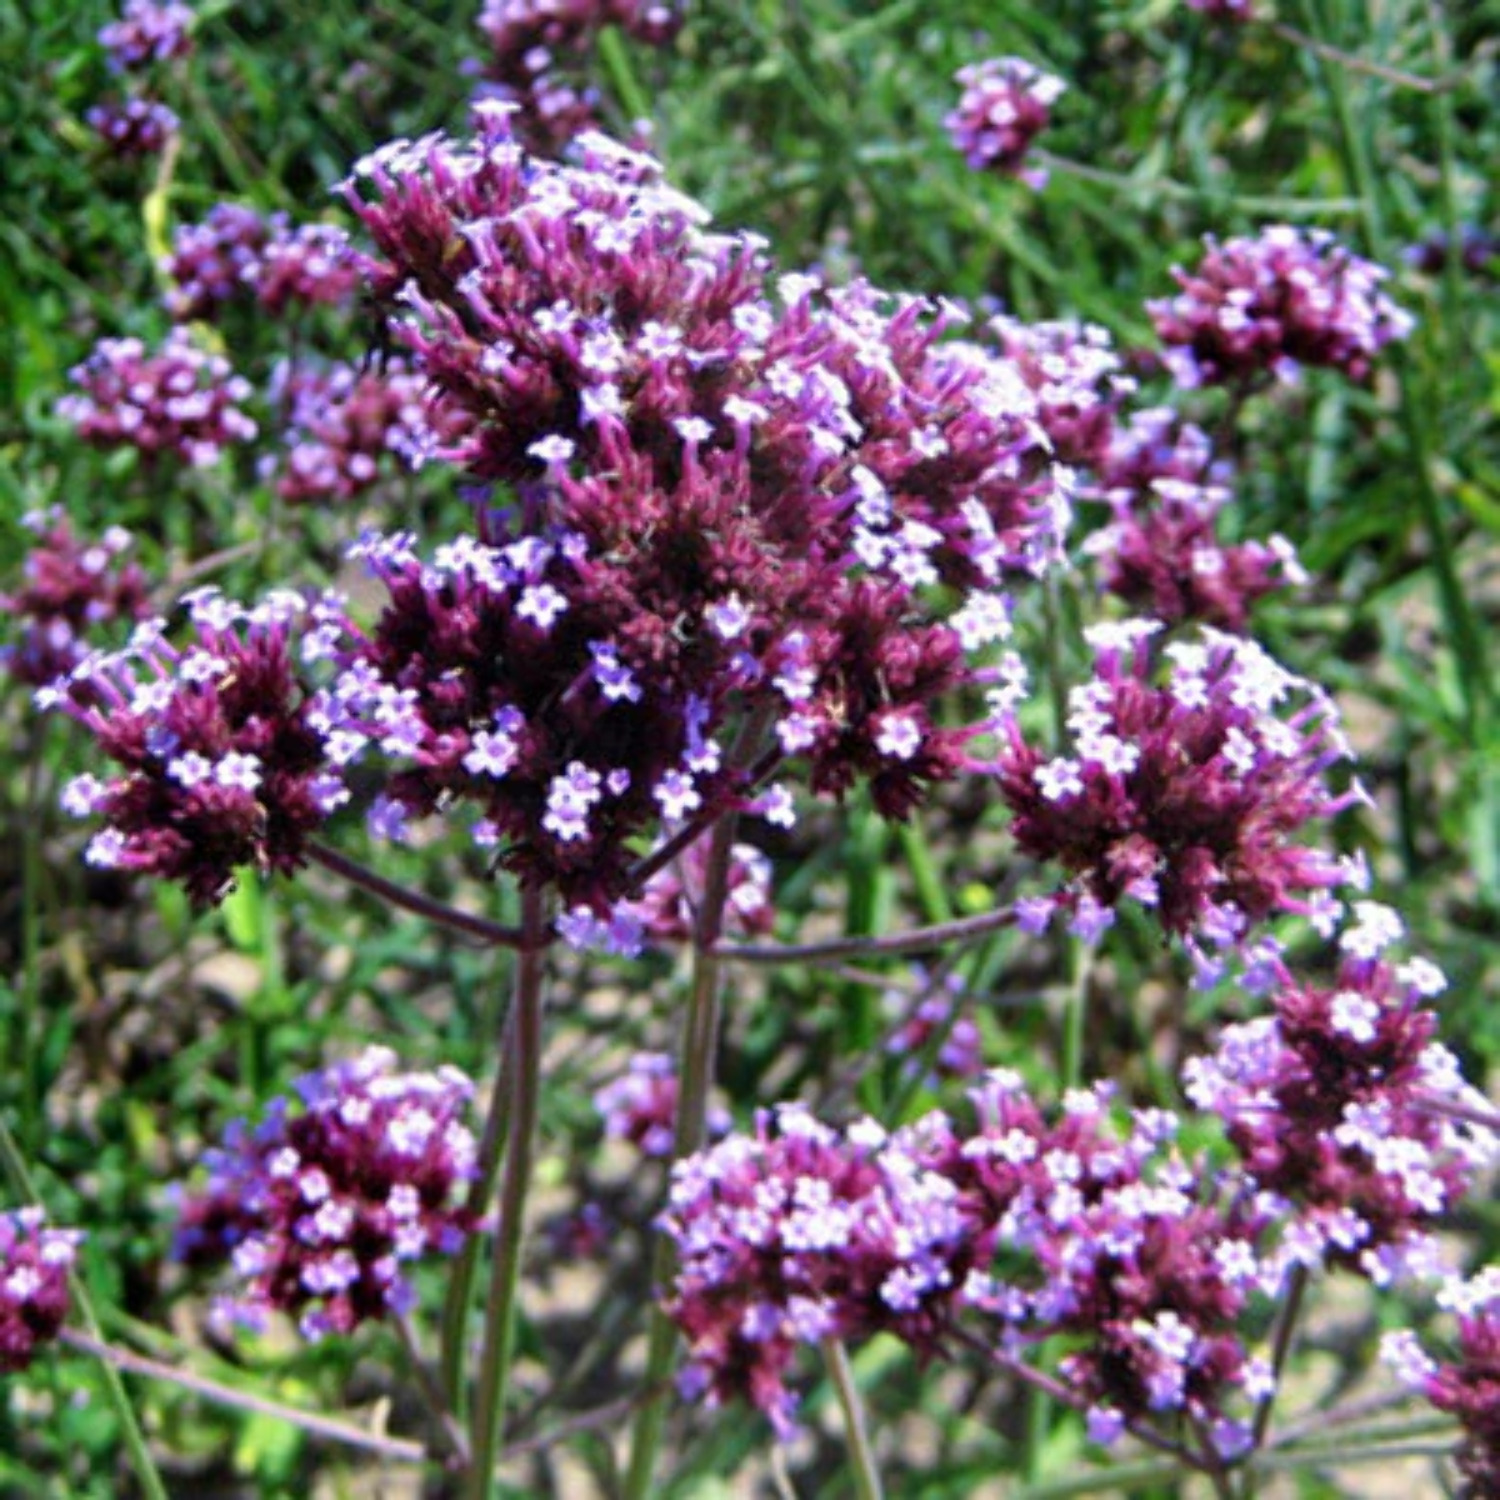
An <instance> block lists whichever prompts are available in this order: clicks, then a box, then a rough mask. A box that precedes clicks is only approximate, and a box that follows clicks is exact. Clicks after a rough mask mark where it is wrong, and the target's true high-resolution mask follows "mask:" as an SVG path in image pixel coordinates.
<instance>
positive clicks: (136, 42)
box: [99, 0, 194, 73]
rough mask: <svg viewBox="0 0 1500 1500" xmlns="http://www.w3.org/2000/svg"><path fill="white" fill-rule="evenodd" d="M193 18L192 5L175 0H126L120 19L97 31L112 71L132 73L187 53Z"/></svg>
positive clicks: (190, 45)
mask: <svg viewBox="0 0 1500 1500" xmlns="http://www.w3.org/2000/svg"><path fill="white" fill-rule="evenodd" d="M193 22H194V16H193V12H192V9H191V8H190V7H189V6H186V5H181V4H178V3H176V0H169V3H167V4H165V5H162V4H158V3H157V0H125V8H124V10H123V11H122V12H121V15H120V19H119V20H118V21H111V22H110V23H109V25H108V26H105V27H104V28H103V29H102V30H101V31H100V32H99V41H100V43H101V44H102V45H103V47H104V48H105V50H106V51H107V52H108V53H109V65H110V68H111V69H112V70H113V71H114V72H116V73H133V72H137V71H140V70H141V69H149V68H150V67H151V66H152V64H154V63H163V62H171V61H172V60H173V59H174V58H180V57H186V56H187V55H188V54H189V53H190V52H191V51H192V50H193V36H192V31H193Z"/></svg>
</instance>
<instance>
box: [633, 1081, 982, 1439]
mask: <svg viewBox="0 0 1500 1500" xmlns="http://www.w3.org/2000/svg"><path fill="white" fill-rule="evenodd" d="M956 1197H957V1195H956V1193H955V1191H954V1189H953V1187H952V1186H951V1184H949V1183H948V1182H946V1181H945V1180H943V1179H942V1178H941V1177H940V1176H938V1175H937V1174H936V1173H933V1172H929V1171H926V1170H924V1169H923V1168H922V1166H921V1165H920V1164H919V1162H918V1161H917V1160H916V1159H915V1158H914V1157H912V1156H911V1155H910V1154H908V1153H907V1152H905V1151H904V1150H903V1149H902V1148H901V1147H900V1146H899V1145H895V1144H887V1143H886V1139H885V1133H884V1131H882V1130H881V1129H880V1128H879V1127H878V1126H876V1125H874V1124H873V1122H866V1130H865V1132H864V1133H861V1132H860V1131H859V1130H857V1129H856V1130H852V1131H851V1132H850V1134H849V1136H847V1137H841V1136H839V1135H838V1134H837V1133H836V1132H834V1131H832V1130H830V1129H829V1128H828V1127H827V1126H824V1125H821V1124H819V1123H818V1122H817V1121H815V1120H814V1119H813V1118H812V1117H811V1116H810V1115H809V1114H808V1113H807V1112H806V1110H804V1109H802V1108H801V1107H800V1106H796V1105H782V1106H781V1107H780V1108H779V1109H778V1110H777V1111H776V1112H775V1114H774V1115H770V1114H765V1115H762V1116H761V1117H760V1119H759V1122H758V1126H757V1130H756V1134H755V1136H754V1137H753V1138H749V1137H745V1136H732V1137H730V1138H729V1139H728V1140H726V1141H725V1142H723V1143H722V1144H720V1145H718V1146H715V1147H712V1148H711V1149H710V1150H708V1151H705V1152H702V1153H700V1154H699V1155H697V1156H694V1157H691V1158H689V1159H687V1160H686V1161H683V1162H680V1163H679V1164H678V1165H677V1167H675V1168H674V1169H673V1174H672V1188H671V1196H670V1199H669V1203H668V1208H667V1211H666V1213H665V1214H664V1215H663V1217H662V1221H661V1222H662V1227H663V1229H664V1230H665V1232H666V1233H667V1234H668V1235H669V1236H670V1237H671V1239H672V1241H673V1243H674V1244H675V1246H676V1250H677V1260H678V1271H677V1278H676V1281H675V1283H674V1286H673V1289H672V1292H671V1296H670V1298H669V1300H668V1303H667V1310H668V1312H669V1313H670V1315H671V1316H672V1318H673V1320H674V1321H675V1322H676V1323H677V1325H678V1327H679V1328H680V1329H681V1330H682V1333H683V1336H684V1338H685V1339H686V1341H687V1346H688V1363H687V1366H686V1368H685V1370H684V1372H683V1375H682V1378H681V1384H682V1386H683V1388H684V1390H685V1391H686V1392H687V1393H689V1394H690V1395H695V1396H696V1395H702V1396H703V1397H704V1398H705V1399H706V1400H707V1401H708V1403H709V1404H710V1405H711V1406H716V1405H718V1404H720V1403H721V1402H723V1401H726V1400H730V1399H734V1398H736V1397H743V1398H745V1399H748V1400H749V1401H750V1402H751V1403H752V1404H754V1405H755V1406H756V1407H758V1408H759V1409H760V1410H761V1411H763V1412H764V1413H765V1414H766V1415H767V1417H769V1418H770V1420H771V1422H772V1423H773V1425H774V1426H775V1427H776V1429H777V1431H778V1432H779V1433H781V1434H782V1435H786V1434H788V1433H789V1432H790V1431H791V1430H792V1419H793V1413H794V1410H795V1405H796V1403H795V1400H794V1398H793V1396H792V1394H791V1392H790V1391H788V1389H787V1388H786V1385H785V1378H784V1377H785V1374H786V1371H787V1369H788V1367H789V1365H790V1363H791V1361H792V1358H793V1356H794V1355H795V1353H796V1350H797V1348H798V1347H799V1346H800V1345H803V1344H811V1343H816V1342H817V1341H818V1340H820V1339H822V1338H824V1337H836V1338H856V1337H857V1338H864V1337H868V1336H869V1335H870V1334H871V1333H873V1332H876V1331H878V1330H879V1329H881V1328H890V1329H893V1330H900V1329H902V1328H905V1329H907V1330H908V1331H909V1332H910V1333H911V1334H912V1336H913V1337H919V1336H920V1331H921V1330H923V1329H924V1328H927V1327H928V1325H929V1324H930V1318H928V1317H925V1316H924V1312H925V1309H926V1304H927V1303H928V1301H929V1300H930V1299H932V1298H938V1299H942V1298H943V1297H944V1296H945V1295H946V1293H947V1291H948V1290H949V1284H950V1272H949V1262H950V1260H951V1258H952V1256H953V1254H954V1253H955V1250H956V1247H957V1246H958V1245H959V1244H960V1243H961V1241H962V1238H963V1234H964V1229H965V1225H964V1221H963V1219H962V1217H961V1216H960V1215H959V1214H958V1212H957V1210H956V1206H955V1200H956ZM929 1337H930V1330H929Z"/></svg>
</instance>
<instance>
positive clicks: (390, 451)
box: [263, 363, 433, 505]
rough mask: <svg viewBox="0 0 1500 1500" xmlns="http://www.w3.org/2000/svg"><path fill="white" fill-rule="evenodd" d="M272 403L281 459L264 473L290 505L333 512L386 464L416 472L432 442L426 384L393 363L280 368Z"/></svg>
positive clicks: (268, 464)
mask: <svg viewBox="0 0 1500 1500" xmlns="http://www.w3.org/2000/svg"><path fill="white" fill-rule="evenodd" d="M269 395H270V400H271V403H272V404H273V405H274V406H276V407H277V408H278V409H279V410H281V411H282V412H284V413H285V416H284V423H285V435H284V443H283V445H282V447H283V452H282V453H281V454H280V455H278V456H277V457H273V458H270V459H269V460H268V461H267V462H266V463H265V465H264V467H263V473H264V475H265V476H266V477H274V481H275V484H276V493H277V494H278V495H280V496H281V498H282V499H283V500H285V501H287V502H288V503H289V504H292V505H306V504H311V503H313V502H331V503H334V504H338V503H342V502H345V501H349V500H353V499H355V498H356V497H358V496H360V495H363V494H365V493H366V492H367V491H368V490H369V489H370V488H371V487H372V486H373V485H374V484H375V483H376V482H377V481H378V480H379V479H380V478H381V477H382V475H383V474H385V473H387V472H389V470H390V468H391V466H392V461H396V462H398V463H399V464H401V465H402V466H404V467H406V468H408V469H415V468H418V467H420V466H421V464H422V462H423V460H424V458H425V457H426V454H427V452H428V450H429V448H430V446H431V443H432V441H433V439H432V431H431V428H430V427H429V426H428V421H427V409H426V402H425V400H424V382H423V381H422V380H420V379H419V378H418V377H417V376H415V375H413V374H411V373H410V372H409V371H407V370H406V369H404V368H402V367H401V366H400V365H399V364H397V363H390V364H387V366H386V367H385V368H384V369H380V370H375V369H369V370H360V369H356V368H355V367H354V366H352V365H330V366H324V367H313V366H309V365H303V366H302V367H300V368H294V367H291V366H288V365H282V366H280V367H279V368H278V369H277V370H276V371H275V372H274V373H273V376H272V379H271V385H270V392H269Z"/></svg>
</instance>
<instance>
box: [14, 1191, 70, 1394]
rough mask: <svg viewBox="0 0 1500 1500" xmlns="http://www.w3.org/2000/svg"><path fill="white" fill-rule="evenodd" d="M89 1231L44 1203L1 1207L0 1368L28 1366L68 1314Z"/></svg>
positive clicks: (55, 1334)
mask: <svg viewBox="0 0 1500 1500" xmlns="http://www.w3.org/2000/svg"><path fill="white" fill-rule="evenodd" d="M82 1239H83V1235H82V1234H81V1233H80V1232H79V1231H78V1230H76V1229H53V1228H50V1227H49V1226H48V1225H47V1224H46V1222H45V1219H44V1216H43V1214H42V1211H41V1210H40V1209H38V1208H22V1209H17V1210H16V1211H15V1212H13V1213H0V1374H13V1373H15V1372H16V1371H18V1370H24V1369H25V1368H26V1367H27V1366H28V1365H29V1364H30V1363H31V1362H32V1360H33V1359H34V1358H35V1357H36V1351H37V1349H38V1348H39V1347H40V1346H42V1345H44V1344H48V1343H51V1342H52V1340H53V1339H55V1338H56V1337H57V1335H58V1333H59V1331H60V1330H61V1328H62V1325H63V1320H64V1319H65V1318H66V1317H67V1315H68V1274H69V1272H70V1271H71V1270H72V1268H73V1263H74V1261H75V1260H76V1259H77V1255H78V1245H79V1242H80V1241H81V1240H82Z"/></svg>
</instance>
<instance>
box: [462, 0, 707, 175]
mask: <svg viewBox="0 0 1500 1500" xmlns="http://www.w3.org/2000/svg"><path fill="white" fill-rule="evenodd" d="M681 25H682V6H681V4H680V0H669V3H661V0H485V3H484V8H483V10H481V11H480V14H479V29H480V30H481V31H483V32H484V35H485V39H486V40H487V41H488V43H489V48H490V56H489V58H488V60H487V64H486V67H485V78H486V80H487V82H486V85H485V87H484V89H483V91H482V92H483V93H484V95H486V96H488V97H491V98H495V99H498V100H500V101H502V102H504V103H506V104H509V105H512V106H513V107H514V109H515V130H516V136H517V138H518V139H519V140H521V141H523V142H524V143H525V144H526V145H527V146H528V147H530V148H531V149H532V150H534V151H539V152H542V153H544V154H546V155H552V154H555V153H556V152H557V151H559V150H561V149H562V147H564V146H565V145H567V143H568V142H569V141H571V140H572V139H573V138H574V137H575V136H577V135H580V134H582V133H583V132H584V131H585V130H590V129H593V128H595V127H596V126H597V125H598V124H599V119H598V109H599V97H598V94H597V92H596V91H595V90H594V89H592V88H591V87H590V86H589V85H588V82H587V72H588V64H589V62H590V60H591V59H592V56H593V53H594V48H595V46H596V44H597V41H598V36H599V33H600V32H601V31H602V30H603V29H604V28H605V27H606V26H616V27H618V28H619V29H620V30H621V31H622V32H623V33H624V34H625V35H626V36H628V37H631V38H632V39H633V40H635V41H638V42H643V43H645V44H646V45H647V46H652V47H664V46H666V45H667V44H668V43H670V42H671V41H672V39H673V38H674V37H675V36H676V35H677V32H678V29H679V28H680V26H681Z"/></svg>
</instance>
